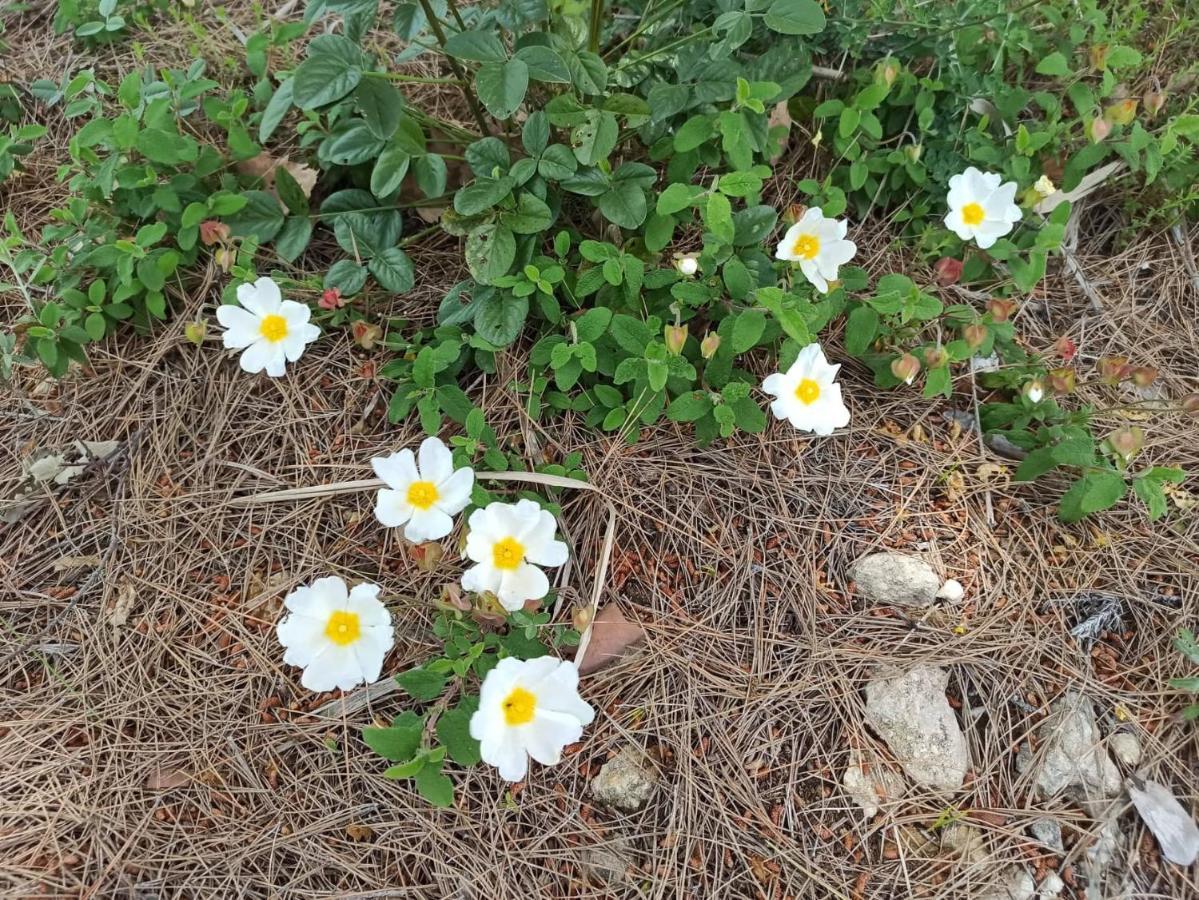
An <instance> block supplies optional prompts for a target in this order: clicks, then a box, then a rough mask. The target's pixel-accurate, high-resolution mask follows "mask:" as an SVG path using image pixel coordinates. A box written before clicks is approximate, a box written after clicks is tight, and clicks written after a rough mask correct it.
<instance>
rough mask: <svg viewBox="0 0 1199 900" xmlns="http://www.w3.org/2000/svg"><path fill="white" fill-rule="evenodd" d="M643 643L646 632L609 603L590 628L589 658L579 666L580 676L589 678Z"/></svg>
mask: <svg viewBox="0 0 1199 900" xmlns="http://www.w3.org/2000/svg"><path fill="white" fill-rule="evenodd" d="M643 640H645V629H644V628H642V627H641V624H640V623H639V622H631V621H629V620H628V619H627V618H625V615H624V613H623V612H621V611H620V607H619V606H618V605H617V604H615V603H609V604H607V605H606V606H604V607H603V608H602V609H601V610H600V611H599V612H598V613H596V616H595V621H594V622H593V623H592V625H591V643H590V644H588V645H587V655H586V656H584V657H583V662H582V663H581V664H580V666H579V674H580V675H586V674H588V673H590V672H594V671H596V670H597V669H602V668H603V667H604V666H606V665H608V664H609V663H612V662H615V661H616V660H618V659H620V657H621V656H623V655H624V652H625V651H626V650H628V649H629V648H630V647H632V646H634V645H635V644H639V643H641V642H642V641H643Z"/></svg>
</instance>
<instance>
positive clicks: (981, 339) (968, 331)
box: [962, 322, 987, 350]
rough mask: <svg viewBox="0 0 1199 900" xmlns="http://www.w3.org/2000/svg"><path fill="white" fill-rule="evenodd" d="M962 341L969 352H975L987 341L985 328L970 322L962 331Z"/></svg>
mask: <svg viewBox="0 0 1199 900" xmlns="http://www.w3.org/2000/svg"><path fill="white" fill-rule="evenodd" d="M962 340H964V341H965V342H966V346H967V347H969V348H970V349H971V350H977V349H978V348H979V347H981V346H982V345H983V344H984V343H985V342H986V340H987V326H986V325H982V324H980V323H978V322H972V323H971V324H969V325H967V326H966V327H965V328H963V329H962Z"/></svg>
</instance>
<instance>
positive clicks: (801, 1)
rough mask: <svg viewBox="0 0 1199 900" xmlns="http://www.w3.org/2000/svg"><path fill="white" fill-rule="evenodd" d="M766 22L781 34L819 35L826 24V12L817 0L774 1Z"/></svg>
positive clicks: (768, 10)
mask: <svg viewBox="0 0 1199 900" xmlns="http://www.w3.org/2000/svg"><path fill="white" fill-rule="evenodd" d="M765 21H766V27H767V28H770V29H771V30H772V31H777V32H778V33H779V34H819V33H820V32H822V31H824V24H825V21H824V10H823V9H821V8H820V4H819V3H817V2H816V0H774V2H773V3H771V4H770V8H769V9H767V10H766V19H765Z"/></svg>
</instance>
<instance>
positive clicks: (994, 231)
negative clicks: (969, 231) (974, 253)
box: [974, 221, 1012, 250]
mask: <svg viewBox="0 0 1199 900" xmlns="http://www.w3.org/2000/svg"><path fill="white" fill-rule="evenodd" d="M1011 230H1012V225H1011V223H1010V222H990V221H987V222H983V223H982V224H981V225H979V226H978V227H977V228H976V229H975V230H974V239H975V240H976V241H977V242H978V246H979V249H982V250H986V249H987V248H988V247H990V246H991V245H992V244H994V243H995V242H996V241H997V240H999V239H1000V238H1001V237H1003V236H1004V235H1005V234H1007V233H1008V232H1009V231H1011Z"/></svg>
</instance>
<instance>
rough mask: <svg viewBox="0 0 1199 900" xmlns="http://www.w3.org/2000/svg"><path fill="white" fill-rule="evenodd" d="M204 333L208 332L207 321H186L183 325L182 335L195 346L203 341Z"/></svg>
mask: <svg viewBox="0 0 1199 900" xmlns="http://www.w3.org/2000/svg"><path fill="white" fill-rule="evenodd" d="M206 334H208V323H207V322H188V323H187V324H186V325H184V326H183V336H184V337H185V338H187V339H188V340H189V341H191V342H192V343H193V344H195V345H196V346H197V347H199V346H200V345H201V344H202V343H204V335H206Z"/></svg>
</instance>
